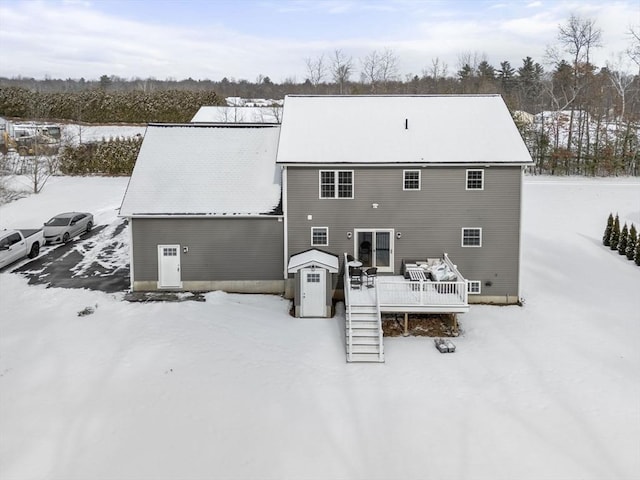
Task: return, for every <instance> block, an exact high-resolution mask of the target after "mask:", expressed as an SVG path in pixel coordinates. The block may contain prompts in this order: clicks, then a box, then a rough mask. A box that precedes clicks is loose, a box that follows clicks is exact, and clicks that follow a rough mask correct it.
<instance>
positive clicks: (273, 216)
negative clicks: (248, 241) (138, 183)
mask: <svg viewBox="0 0 640 480" xmlns="http://www.w3.org/2000/svg"><path fill="white" fill-rule="evenodd" d="M123 218H239V219H245V220H246V219H247V218H274V219H278V218H284V215H268V214H264V215H262V214H260V213H256V214H255V215H254V214H251V215H245V214H241V213H239V214H237V215H236V214H234V213H230V214H228V215H224V214H221V213H216V214H211V215H200V214H197V215H182V214H180V215H171V214H167V213H159V214H157V215H155V214H148V213H140V214H137V213H131V214H128V215H126V216H124V217H123Z"/></svg>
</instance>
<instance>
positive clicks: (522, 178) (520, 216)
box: [507, 167, 525, 303]
mask: <svg viewBox="0 0 640 480" xmlns="http://www.w3.org/2000/svg"><path fill="white" fill-rule="evenodd" d="M524 168H525V167H520V206H519V213H518V291H517V292H516V295H517V298H516V301H517V302H521V301H522V299H521V298H520V289H521V288H522V283H521V281H522V197H523V196H524V195H523V194H524V191H523V188H522V187H523V184H524ZM508 302H509V296H508V295H507V303H508Z"/></svg>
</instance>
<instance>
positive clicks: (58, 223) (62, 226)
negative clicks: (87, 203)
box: [44, 212, 93, 243]
mask: <svg viewBox="0 0 640 480" xmlns="http://www.w3.org/2000/svg"><path fill="white" fill-rule="evenodd" d="M92 228H93V215H91V214H90V213H81V212H68V213H61V214H60V215H56V216H55V217H53V218H52V219H51V220H49V221H48V222H47V223H45V224H44V239H45V241H46V242H47V243H59V242H62V243H66V242H68V241H69V240H70V239H72V238H73V237H75V236H76V235H80V234H82V233H85V232H87V233H88V232H90V231H91V229H92Z"/></svg>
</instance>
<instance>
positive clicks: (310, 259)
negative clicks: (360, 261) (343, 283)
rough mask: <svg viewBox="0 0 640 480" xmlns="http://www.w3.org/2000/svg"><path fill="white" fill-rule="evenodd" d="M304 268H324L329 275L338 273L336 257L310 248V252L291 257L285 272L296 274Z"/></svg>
mask: <svg viewBox="0 0 640 480" xmlns="http://www.w3.org/2000/svg"><path fill="white" fill-rule="evenodd" d="M306 267H316V268H326V269H327V270H329V272H331V273H338V268H339V260H338V257H337V256H336V255H333V254H331V253H327V252H323V251H322V250H318V249H317V248H312V249H311V250H306V251H304V252H300V253H296V254H295V255H291V258H289V265H288V267H287V272H288V273H296V272H297V271H299V270H300V269H301V268H306Z"/></svg>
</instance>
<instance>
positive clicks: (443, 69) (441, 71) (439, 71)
mask: <svg viewBox="0 0 640 480" xmlns="http://www.w3.org/2000/svg"><path fill="white" fill-rule="evenodd" d="M448 68H449V67H448V66H447V64H446V63H444V62H443V61H442V60H440V58H438V57H436V58H434V59H432V60H431V67H429V69H428V70H423V72H422V75H423V76H425V77H431V78H433V79H434V80H439V79H441V78H445V77H446V76H447V69H448Z"/></svg>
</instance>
